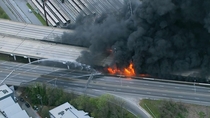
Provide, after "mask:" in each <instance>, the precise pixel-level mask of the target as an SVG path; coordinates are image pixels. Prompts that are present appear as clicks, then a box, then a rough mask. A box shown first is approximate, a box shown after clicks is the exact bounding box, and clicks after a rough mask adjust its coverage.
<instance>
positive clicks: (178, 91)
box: [0, 61, 210, 116]
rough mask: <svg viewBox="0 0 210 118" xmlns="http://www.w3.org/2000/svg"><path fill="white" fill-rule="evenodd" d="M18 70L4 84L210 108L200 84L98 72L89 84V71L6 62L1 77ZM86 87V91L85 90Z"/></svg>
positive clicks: (209, 93) (206, 90) (208, 90)
mask: <svg viewBox="0 0 210 118" xmlns="http://www.w3.org/2000/svg"><path fill="white" fill-rule="evenodd" d="M15 67H19V69H17V71H15V72H14V73H12V74H11V75H10V76H9V77H8V79H7V80H6V81H5V82H6V83H7V84H16V83H19V85H20V84H21V83H25V84H26V83H30V81H35V82H37V81H39V82H45V83H49V84H52V85H53V86H57V87H61V88H64V89H69V90H72V91H77V92H81V93H84V92H85V91H86V92H87V91H88V92H89V93H90V94H91V93H95V94H97V93H103V94H104V93H108V94H113V95H117V96H121V97H122V98H126V97H129V98H147V99H173V100H175V101H181V102H185V103H192V104H198V105H205V106H210V88H209V87H202V86H198V83H195V85H193V84H192V85H185V84H175V83H163V82H157V81H148V80H144V79H143V78H142V79H138V80H137V79H131V78H120V77H113V76H102V75H101V76H100V73H98V75H97V76H96V77H94V78H93V79H92V80H91V81H90V83H89V84H87V83H88V78H89V76H90V73H87V72H83V71H76V70H66V69H62V68H56V67H55V68H52V67H51V68H50V67H45V66H40V65H30V64H28V65H27V64H26V65H24V66H22V65H20V64H19V63H10V62H4V61H0V78H4V77H5V76H7V75H8V74H9V72H11V71H12V69H13V68H15ZM87 85H88V86H87ZM86 86H87V89H85V88H86ZM128 101H129V100H128ZM130 102H132V101H130ZM132 103H133V102H132ZM129 108H130V109H133V110H132V112H133V113H135V114H136V115H142V116H144V115H145V114H143V113H142V112H141V113H139V112H138V113H137V111H138V110H136V109H137V108H136V107H135V108H131V107H129ZM138 109H139V108H138Z"/></svg>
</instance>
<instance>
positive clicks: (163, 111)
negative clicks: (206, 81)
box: [140, 99, 188, 118]
mask: <svg viewBox="0 0 210 118" xmlns="http://www.w3.org/2000/svg"><path fill="white" fill-rule="evenodd" d="M140 105H141V106H142V107H143V108H144V109H145V110H146V111H147V112H148V113H150V114H151V116H153V117H155V118H185V117H186V116H187V113H188V110H187V107H186V106H185V105H184V104H182V103H181V102H173V101H171V100H146V99H144V100H142V101H141V102H140Z"/></svg>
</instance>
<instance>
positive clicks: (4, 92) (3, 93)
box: [0, 84, 14, 100]
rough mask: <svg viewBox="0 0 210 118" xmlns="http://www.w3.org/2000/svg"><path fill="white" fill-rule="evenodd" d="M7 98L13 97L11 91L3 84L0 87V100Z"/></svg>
mask: <svg viewBox="0 0 210 118" xmlns="http://www.w3.org/2000/svg"><path fill="white" fill-rule="evenodd" d="M9 96H12V98H13V96H14V94H13V91H12V90H11V89H10V88H9V87H8V86H7V85H6V84H3V85H1V86H0V100H2V99H4V98H7V97H9Z"/></svg>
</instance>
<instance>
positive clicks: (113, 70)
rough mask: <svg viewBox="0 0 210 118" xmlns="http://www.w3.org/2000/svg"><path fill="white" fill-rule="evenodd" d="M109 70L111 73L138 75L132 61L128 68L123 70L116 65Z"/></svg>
mask: <svg viewBox="0 0 210 118" xmlns="http://www.w3.org/2000/svg"><path fill="white" fill-rule="evenodd" d="M107 70H108V72H109V73H110V74H122V75H125V76H135V75H136V74H135V71H134V68H133V64H132V63H130V65H129V66H128V67H127V68H124V69H122V70H120V69H117V68H116V67H114V68H111V67H109V68H108V69H107Z"/></svg>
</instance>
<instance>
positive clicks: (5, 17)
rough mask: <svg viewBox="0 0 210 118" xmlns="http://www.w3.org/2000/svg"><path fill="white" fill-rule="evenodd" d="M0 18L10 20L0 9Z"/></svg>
mask: <svg viewBox="0 0 210 118" xmlns="http://www.w3.org/2000/svg"><path fill="white" fill-rule="evenodd" d="M0 18H3V19H10V18H9V16H8V15H7V14H6V13H5V12H4V10H3V9H2V8H1V7H0Z"/></svg>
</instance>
